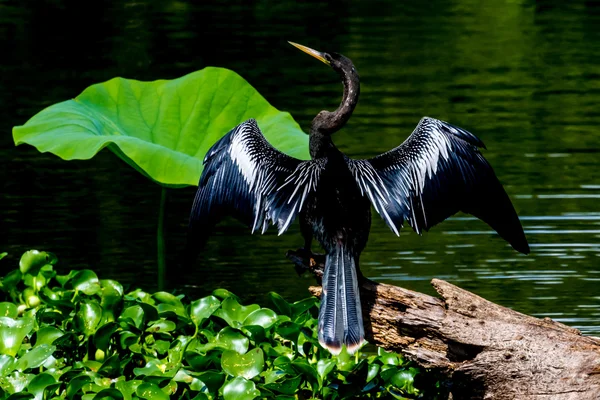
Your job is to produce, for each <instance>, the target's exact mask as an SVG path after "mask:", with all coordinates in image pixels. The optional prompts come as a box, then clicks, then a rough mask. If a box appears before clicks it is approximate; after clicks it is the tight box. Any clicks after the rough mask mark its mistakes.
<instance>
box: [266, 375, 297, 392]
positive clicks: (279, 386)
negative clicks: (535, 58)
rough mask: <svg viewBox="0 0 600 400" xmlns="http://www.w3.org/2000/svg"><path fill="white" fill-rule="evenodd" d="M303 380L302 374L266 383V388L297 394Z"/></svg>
mask: <svg viewBox="0 0 600 400" xmlns="http://www.w3.org/2000/svg"><path fill="white" fill-rule="evenodd" d="M301 382H302V376H301V375H298V376H295V377H293V378H289V379H284V380H282V381H281V382H275V383H269V384H266V385H264V386H265V388H266V389H269V390H273V391H275V392H278V393H283V394H289V395H292V394H295V393H296V392H297V391H298V387H299V386H300V383H301Z"/></svg>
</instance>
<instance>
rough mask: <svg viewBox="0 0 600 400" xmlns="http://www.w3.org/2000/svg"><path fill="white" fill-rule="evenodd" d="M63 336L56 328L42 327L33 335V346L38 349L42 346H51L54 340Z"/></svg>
mask: <svg viewBox="0 0 600 400" xmlns="http://www.w3.org/2000/svg"><path fill="white" fill-rule="evenodd" d="M64 334H65V333H64V332H63V331H61V330H60V329H58V328H55V327H53V326H44V327H43V328H40V330H39V331H37V332H36V333H35V337H36V339H35V346H36V347H38V346H40V345H42V344H46V345H51V344H53V343H54V341H55V340H56V339H58V338H59V337H61V336H62V335H64Z"/></svg>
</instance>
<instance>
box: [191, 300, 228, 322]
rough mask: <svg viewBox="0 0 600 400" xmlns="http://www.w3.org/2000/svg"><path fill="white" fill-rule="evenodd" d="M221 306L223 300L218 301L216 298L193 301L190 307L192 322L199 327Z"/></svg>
mask: <svg viewBox="0 0 600 400" xmlns="http://www.w3.org/2000/svg"><path fill="white" fill-rule="evenodd" d="M220 305H221V300H219V299H217V298H216V297H215V296H207V297H203V298H201V299H199V300H196V301H193V302H192V304H191V305H190V316H191V317H192V322H193V323H194V324H195V325H196V326H199V325H200V324H201V323H202V321H203V320H205V319H206V318H208V317H210V316H211V315H212V314H213V313H214V312H215V310H216V309H217V308H219V306H220Z"/></svg>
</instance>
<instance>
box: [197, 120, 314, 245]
mask: <svg viewBox="0 0 600 400" xmlns="http://www.w3.org/2000/svg"><path fill="white" fill-rule="evenodd" d="M325 162H326V160H325V159H317V160H310V161H301V160H298V159H295V158H293V157H290V156H287V155H286V154H284V153H282V152H280V151H279V150H277V149H275V148H274V147H273V146H271V145H270V144H269V142H267V140H266V139H265V137H264V136H263V134H262V133H261V131H260V129H259V128H258V125H257V124H256V121H255V120H253V119H250V120H248V121H246V122H244V123H242V124H240V125H238V126H237V127H235V128H234V129H232V130H231V131H230V132H229V133H227V134H226V135H225V136H223V138H221V139H220V140H219V141H218V142H217V143H215V144H214V145H213V146H212V148H211V149H210V150H209V151H208V153H207V155H206V157H205V158H204V171H203V172H202V176H201V177H200V182H199V184H198V191H197V192H196V197H195V199H194V203H193V206H192V211H191V214H190V222H189V229H188V248H189V247H191V246H193V247H195V248H200V247H202V245H204V243H205V242H206V240H207V239H208V236H209V235H210V232H211V230H212V228H213V226H214V225H215V224H216V223H217V222H219V221H220V220H221V219H222V218H223V217H225V216H227V215H233V216H235V217H237V218H238V219H239V220H241V221H242V222H245V223H246V224H248V225H249V226H250V227H251V229H252V232H254V231H255V230H259V231H261V232H262V233H264V232H265V230H266V229H267V228H268V226H269V222H271V223H273V224H274V225H277V227H278V231H279V234H282V233H283V232H285V231H286V230H287V229H288V227H289V226H290V224H291V223H292V222H293V221H294V218H295V217H296V215H297V214H298V212H300V210H301V209H302V205H303V204H304V201H305V200H306V198H307V196H308V195H309V194H310V193H311V192H312V191H314V190H315V188H316V185H317V183H318V181H319V176H320V172H321V170H322V169H323V168H324V166H325ZM196 252H197V251H196ZM194 255H195V254H194Z"/></svg>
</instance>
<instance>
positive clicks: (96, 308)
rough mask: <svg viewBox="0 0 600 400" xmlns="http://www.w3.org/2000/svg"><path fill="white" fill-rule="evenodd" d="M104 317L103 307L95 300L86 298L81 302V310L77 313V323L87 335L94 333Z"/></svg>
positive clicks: (75, 319)
mask: <svg viewBox="0 0 600 400" xmlns="http://www.w3.org/2000/svg"><path fill="white" fill-rule="evenodd" d="M101 319H102V307H100V304H98V302H97V301H95V300H84V301H82V302H81V303H79V311H77V313H76V314H75V318H74V321H75V325H76V326H77V327H78V329H79V330H80V331H81V332H83V333H84V334H85V335H88V336H89V335H92V334H94V333H95V332H96V328H97V327H98V324H99V323H100V320H101Z"/></svg>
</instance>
